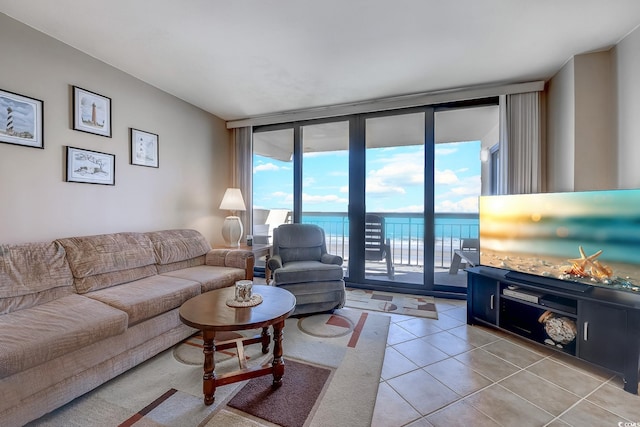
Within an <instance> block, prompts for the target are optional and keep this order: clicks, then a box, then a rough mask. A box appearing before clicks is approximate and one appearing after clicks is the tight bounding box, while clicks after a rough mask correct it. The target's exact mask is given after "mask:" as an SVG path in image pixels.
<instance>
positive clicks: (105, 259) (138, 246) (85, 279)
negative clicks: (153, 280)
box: [58, 233, 157, 294]
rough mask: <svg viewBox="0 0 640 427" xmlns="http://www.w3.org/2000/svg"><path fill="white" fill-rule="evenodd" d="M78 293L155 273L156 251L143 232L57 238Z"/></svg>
mask: <svg viewBox="0 0 640 427" xmlns="http://www.w3.org/2000/svg"><path fill="white" fill-rule="evenodd" d="M58 242H60V243H61V244H62V246H64V248H65V250H66V252H67V260H68V261H69V266H70V267H71V271H72V272H73V276H74V285H75V287H76V291H77V292H78V293H81V294H83V293H86V292H89V291H96V290H99V289H103V288H107V287H110V286H115V285H119V284H121V283H127V282H131V281H133V280H137V279H141V278H143V277H148V276H151V275H154V274H156V273H157V270H156V267H155V261H156V259H155V254H154V252H153V246H152V245H151V241H150V240H149V238H148V237H147V236H146V235H145V234H143V233H113V234H102V235H97V236H85V237H71V238H66V239H58Z"/></svg>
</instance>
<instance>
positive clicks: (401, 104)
mask: <svg viewBox="0 0 640 427" xmlns="http://www.w3.org/2000/svg"><path fill="white" fill-rule="evenodd" d="M544 83H545V82H544V81H535V82H528V83H514V84H507V85H500V86H482V87H474V88H466V89H451V90H442V91H436V92H426V93H418V94H412V95H401V96H395V97H390V98H381V99H374V100H369V101H362V102H356V103H351V104H339V105H331V106H326V107H317V108H309V109H304V110H297V111H285V112H282V113H275V114H265V115H262V116H255V117H248V118H245V119H238V120H229V121H228V122H227V129H234V128H239V127H245V126H262V125H272V124H277V123H287V122H295V121H301V120H312V119H320V118H325V117H338V116H346V115H350V114H360V113H371V112H374V111H385V110H396V109H399V108H408V107H417V106H421V105H433V104H441V103H445V102H454V101H464V100H468V99H477V98H486V97H490V96H499V95H509V94H514V93H525V92H539V91H542V90H544Z"/></svg>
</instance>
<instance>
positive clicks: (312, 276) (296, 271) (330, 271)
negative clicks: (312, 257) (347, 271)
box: [273, 261, 344, 285]
mask: <svg viewBox="0 0 640 427" xmlns="http://www.w3.org/2000/svg"><path fill="white" fill-rule="evenodd" d="M343 277H344V273H343V271H342V267H341V266H339V265H336V264H323V263H321V262H319V261H293V262H288V263H287V264H285V265H284V267H281V268H279V269H277V270H276V271H274V272H273V278H274V281H275V282H276V284H278V285H281V284H285V283H303V282H327V281H333V280H342V278H343Z"/></svg>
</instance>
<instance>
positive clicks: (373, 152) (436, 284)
mask: <svg viewBox="0 0 640 427" xmlns="http://www.w3.org/2000/svg"><path fill="white" fill-rule="evenodd" d="M493 102H494V101H493V100H489V101H487V100H484V101H480V102H478V103H477V104H478V105H481V106H486V105H487V104H491V103H493ZM478 105H473V107H474V108H470V107H469V106H466V108H452V107H451V106H437V107H419V108H412V109H406V110H397V111H391V112H380V113H371V114H360V115H353V116H347V117H339V118H335V119H323V120H317V121H306V122H299V123H289V124H285V125H277V126H264V127H259V128H255V129H254V175H253V177H254V184H253V188H254V194H253V197H254V200H253V202H254V208H255V211H254V234H255V233H256V231H255V230H256V229H258V230H266V231H265V232H264V233H265V234H266V235H271V233H272V230H273V228H274V227H276V226H278V225H279V224H281V223H284V222H291V221H294V222H303V223H315V224H318V225H320V226H321V227H322V228H324V230H325V233H326V235H327V243H328V249H329V251H330V252H332V253H335V254H338V255H341V256H342V257H343V258H344V260H345V278H346V280H347V281H348V282H349V284H351V285H353V286H361V287H369V288H374V289H391V290H396V291H400V292H413V293H433V292H434V291H443V292H465V291H466V290H465V286H464V284H465V283H466V280H465V274H464V271H463V269H464V267H465V264H464V263H461V265H460V267H461V268H460V269H459V270H456V271H455V272H453V271H452V269H451V263H452V260H453V257H454V254H455V251H456V250H460V249H463V248H462V244H463V241H465V242H466V243H469V242H472V239H473V238H474V237H477V232H478V231H477V198H478V196H479V195H480V193H481V191H482V190H481V188H482V187H481V183H482V180H481V176H483V175H484V174H485V173H486V171H485V169H486V167H487V166H486V165H484V164H482V163H481V156H480V153H481V152H482V151H483V150H485V149H489V148H490V147H491V146H493V145H495V143H496V141H497V121H496V123H489V122H488V121H487V120H486V119H487V117H489V116H491V115H486V114H485V115H482V114H475V115H470V114H464V113H465V111H466V110H469V111H471V110H476V113H480V112H481V111H483V110H482V108H478ZM496 111H497V107H496ZM454 113H455V114H454ZM491 114H493V113H491ZM479 117H480V118H483V117H484V119H485V121H484V122H482V121H476V120H478V118H479ZM491 117H493V116H491ZM496 117H497V116H496ZM480 122H482V125H479V123H480ZM494 124H495V126H496V135H495V138H494V134H493V125H494ZM485 154H486V153H485ZM276 214H277V215H276ZM276 216H277V220H274V219H273V217H276ZM267 217H271V220H267Z"/></svg>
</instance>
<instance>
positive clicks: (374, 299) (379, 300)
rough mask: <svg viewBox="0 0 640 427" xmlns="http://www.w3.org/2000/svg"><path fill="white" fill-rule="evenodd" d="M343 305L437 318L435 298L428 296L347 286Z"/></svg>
mask: <svg viewBox="0 0 640 427" xmlns="http://www.w3.org/2000/svg"><path fill="white" fill-rule="evenodd" d="M345 306H347V307H352V308H359V309H361V310H371V311H383V312H386V313H394V314H406V315H409V316H417V317H428V318H430V319H437V318H438V311H437V309H436V302H435V298H433V297H429V296H418V295H406V294H398V293H392V292H381V291H371V290H364V289H352V288H348V289H347V301H346V304H345Z"/></svg>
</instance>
